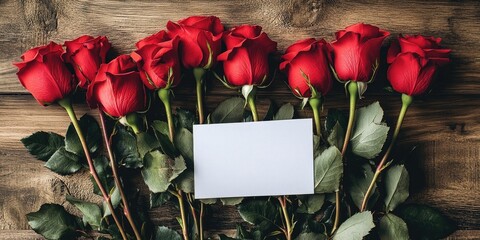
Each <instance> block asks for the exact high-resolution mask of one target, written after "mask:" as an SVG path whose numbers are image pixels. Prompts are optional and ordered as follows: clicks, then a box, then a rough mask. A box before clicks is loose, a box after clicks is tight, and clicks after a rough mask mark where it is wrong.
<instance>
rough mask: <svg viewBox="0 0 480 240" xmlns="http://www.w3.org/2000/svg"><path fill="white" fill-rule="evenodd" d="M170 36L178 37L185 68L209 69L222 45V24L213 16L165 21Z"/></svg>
mask: <svg viewBox="0 0 480 240" xmlns="http://www.w3.org/2000/svg"><path fill="white" fill-rule="evenodd" d="M167 29H168V34H169V36H170V38H174V37H175V36H178V37H179V38H180V54H181V61H182V63H183V66H184V67H185V68H187V69H191V68H203V69H210V68H211V67H212V66H214V64H215V61H216V58H217V55H218V54H219V53H220V51H221V47H222V42H221V40H222V33H223V25H222V23H221V22H220V19H219V18H218V17H215V16H209V17H205V16H192V17H188V18H186V19H183V20H180V21H178V23H174V22H172V21H169V22H168V23H167Z"/></svg>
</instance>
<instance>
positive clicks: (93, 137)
mask: <svg viewBox="0 0 480 240" xmlns="http://www.w3.org/2000/svg"><path fill="white" fill-rule="evenodd" d="M78 124H79V125H80V129H82V134H83V136H84V137H85V140H86V142H87V146H88V150H89V152H90V154H92V155H94V154H95V153H97V151H98V150H100V147H101V145H102V135H101V131H100V126H98V123H97V121H96V120H95V118H93V117H92V116H90V115H87V114H85V115H83V116H82V117H81V118H80V120H78ZM65 149H66V150H67V151H69V152H72V153H75V154H76V155H78V156H82V157H85V152H84V151H83V147H82V143H81V142H80V139H79V138H78V135H77V131H76V130H75V127H74V126H73V124H72V123H70V126H68V129H67V133H66V134H65Z"/></svg>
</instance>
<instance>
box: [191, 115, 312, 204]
mask: <svg viewBox="0 0 480 240" xmlns="http://www.w3.org/2000/svg"><path fill="white" fill-rule="evenodd" d="M312 132H313V129H312V119H295V120H280V121H263V122H244V123H222V124H208V125H206V124H205V125H194V126H193V151H194V168H195V170H194V180H195V186H194V187H195V198H196V199H205V198H228V197H252V196H280V195H301V194H313V193H314V170H313V164H314V163H313V134H312Z"/></svg>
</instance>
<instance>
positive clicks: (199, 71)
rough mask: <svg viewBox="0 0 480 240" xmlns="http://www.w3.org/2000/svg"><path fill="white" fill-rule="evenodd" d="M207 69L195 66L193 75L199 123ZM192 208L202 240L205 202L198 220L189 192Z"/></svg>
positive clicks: (200, 121) (201, 114)
mask: <svg viewBox="0 0 480 240" xmlns="http://www.w3.org/2000/svg"><path fill="white" fill-rule="evenodd" d="M206 73H207V71H206V70H205V69H204V68H194V69H193V76H194V77H195V82H196V92H197V110H198V123H199V124H203V123H204V121H205V115H204V108H203V91H204V79H205V75H206ZM188 196H189V203H190V210H191V212H192V215H193V220H194V224H195V228H196V230H197V233H198V235H199V238H200V240H203V207H204V206H203V202H201V201H200V213H199V216H198V218H199V219H198V220H197V215H196V211H195V208H194V206H193V203H194V201H195V200H194V199H193V197H192V194H188Z"/></svg>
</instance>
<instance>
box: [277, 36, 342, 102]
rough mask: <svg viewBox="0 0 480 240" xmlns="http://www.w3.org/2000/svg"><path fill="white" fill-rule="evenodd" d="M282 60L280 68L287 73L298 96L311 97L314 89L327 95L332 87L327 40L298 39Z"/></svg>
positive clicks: (289, 83) (290, 83)
mask: <svg viewBox="0 0 480 240" xmlns="http://www.w3.org/2000/svg"><path fill="white" fill-rule="evenodd" d="M282 60H283V62H282V63H281V64H280V70H281V71H284V72H285V73H286V74H287V79H288V85H289V86H290V89H292V91H293V94H295V95H296V96H297V97H302V98H310V97H311V96H312V90H313V91H314V92H315V93H320V94H321V95H320V96H325V95H326V94H327V93H328V92H329V91H330V89H331V88H332V78H331V75H330V68H329V61H328V43H327V42H325V40H323V39H321V40H318V41H317V40H315V39H314V38H309V39H305V40H300V41H297V42H296V43H294V44H293V45H291V46H290V47H288V48H287V50H286V51H285V54H284V55H283V56H282ZM312 88H313V89H312Z"/></svg>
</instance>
